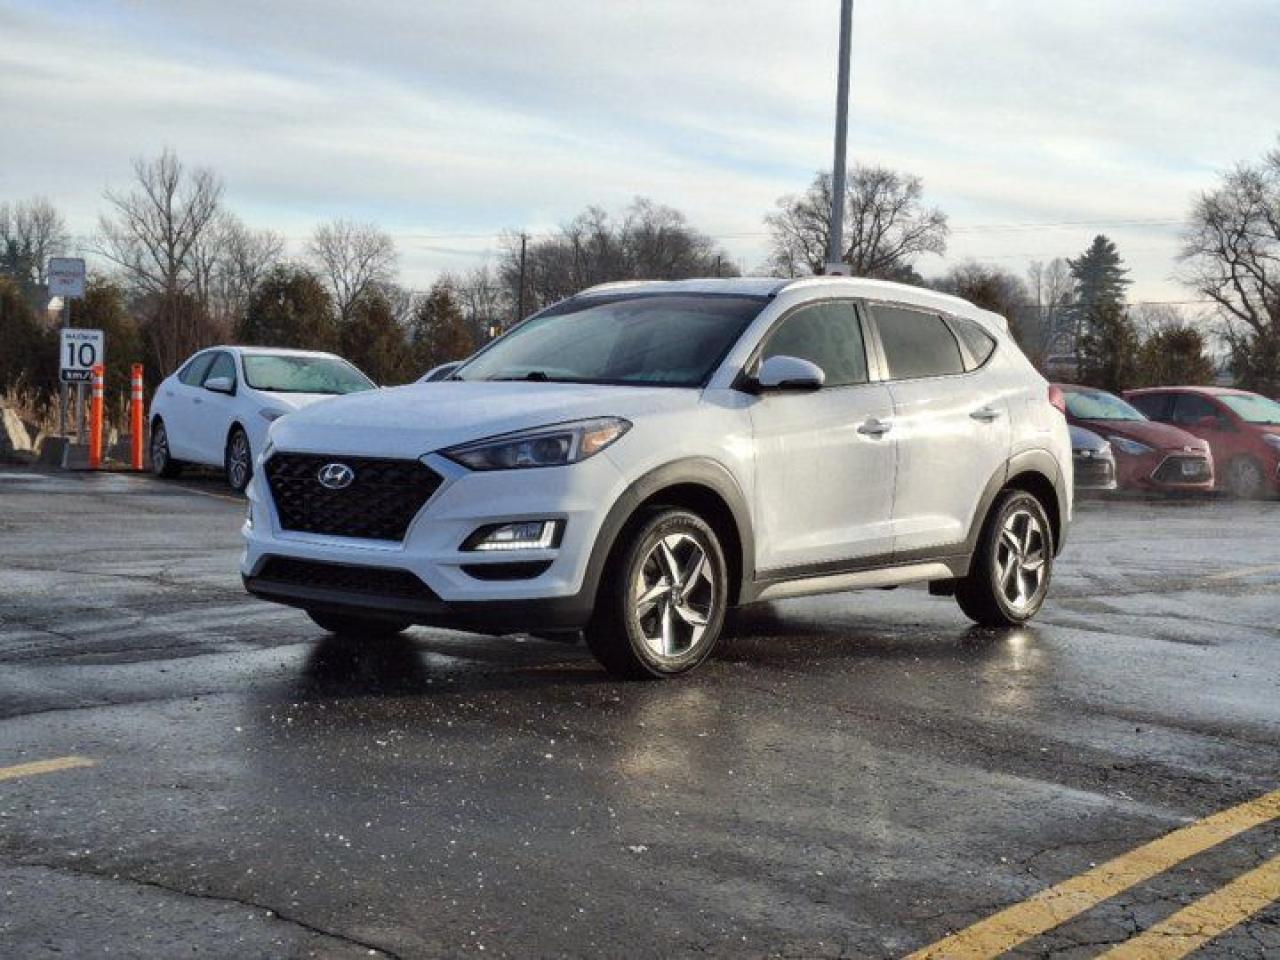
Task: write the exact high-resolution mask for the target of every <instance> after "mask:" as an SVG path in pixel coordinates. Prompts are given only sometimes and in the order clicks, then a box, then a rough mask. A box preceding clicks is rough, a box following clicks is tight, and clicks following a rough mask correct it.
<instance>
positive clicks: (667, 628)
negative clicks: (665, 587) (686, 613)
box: [662, 600, 678, 657]
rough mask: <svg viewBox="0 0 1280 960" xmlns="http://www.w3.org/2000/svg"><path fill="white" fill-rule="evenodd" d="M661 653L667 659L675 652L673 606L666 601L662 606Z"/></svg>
mask: <svg viewBox="0 0 1280 960" xmlns="http://www.w3.org/2000/svg"><path fill="white" fill-rule="evenodd" d="M662 652H663V653H664V654H666V655H667V656H668V657H670V656H673V655H674V654H676V653H677V652H678V651H677V650H676V617H675V604H674V603H672V602H671V601H670V600H668V601H667V602H666V603H664V604H663V606H662Z"/></svg>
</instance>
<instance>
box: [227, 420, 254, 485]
mask: <svg viewBox="0 0 1280 960" xmlns="http://www.w3.org/2000/svg"><path fill="white" fill-rule="evenodd" d="M252 469H253V457H252V454H250V453H249V438H248V437H246V436H245V435H244V434H243V433H241V432H240V431H239V430H237V431H236V432H235V433H234V434H233V435H232V437H231V449H230V450H228V451H227V480H228V481H229V482H230V484H231V486H232V487H233V488H234V489H236V490H243V489H244V486H245V484H247V483H248V482H249V472H250V471H251V470H252Z"/></svg>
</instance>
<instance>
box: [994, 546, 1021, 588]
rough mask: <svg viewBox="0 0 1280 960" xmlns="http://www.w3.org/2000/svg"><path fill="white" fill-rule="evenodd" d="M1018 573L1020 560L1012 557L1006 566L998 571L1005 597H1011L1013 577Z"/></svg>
mask: <svg viewBox="0 0 1280 960" xmlns="http://www.w3.org/2000/svg"><path fill="white" fill-rule="evenodd" d="M1017 572H1018V558H1017V557H1015V556H1012V555H1010V557H1009V559H1008V560H1007V561H1006V562H1005V565H1004V566H1003V567H1001V568H1000V569H999V570H998V571H997V573H998V576H999V578H1000V589H1001V590H1003V591H1004V594H1005V596H1008V595H1009V586H1010V584H1012V582H1013V577H1014V575H1015V574H1016V573H1017Z"/></svg>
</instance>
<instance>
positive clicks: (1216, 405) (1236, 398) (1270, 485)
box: [1125, 387, 1280, 497]
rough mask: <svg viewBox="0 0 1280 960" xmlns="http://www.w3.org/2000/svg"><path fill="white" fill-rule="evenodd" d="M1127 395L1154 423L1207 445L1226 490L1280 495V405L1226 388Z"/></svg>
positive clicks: (1249, 494)
mask: <svg viewBox="0 0 1280 960" xmlns="http://www.w3.org/2000/svg"><path fill="white" fill-rule="evenodd" d="M1125 396H1126V397H1127V398H1128V399H1129V402H1130V403H1132V404H1133V405H1134V406H1135V407H1137V408H1138V409H1139V410H1141V411H1142V412H1143V413H1145V414H1146V415H1147V416H1149V417H1150V418H1151V419H1152V420H1159V421H1161V422H1163V423H1169V424H1172V425H1174V426H1176V427H1178V428H1180V429H1182V430H1185V431H1186V432H1187V433H1190V434H1194V435H1195V436H1197V437H1199V438H1200V439H1201V440H1203V441H1204V442H1206V443H1208V445H1209V447H1210V448H1211V449H1212V450H1213V459H1214V462H1215V463H1217V464H1218V480H1219V483H1220V485H1221V486H1222V487H1223V488H1224V489H1226V490H1229V491H1230V492H1231V493H1233V494H1235V495H1236V496H1238V497H1259V496H1262V495H1263V494H1265V493H1272V494H1274V493H1277V492H1280V403H1276V401H1274V400H1271V399H1269V398H1267V397H1264V396H1262V395H1261V394H1257V393H1249V392H1248V391H1245V390H1232V389H1229V388H1227V387H1151V388H1149V389H1146V390H1131V391H1129V392H1128V393H1126V394H1125Z"/></svg>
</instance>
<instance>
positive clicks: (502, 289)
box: [441, 264, 511, 343]
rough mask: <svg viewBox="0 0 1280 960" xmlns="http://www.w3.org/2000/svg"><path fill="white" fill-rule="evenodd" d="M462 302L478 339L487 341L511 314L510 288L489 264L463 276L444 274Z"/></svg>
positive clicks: (474, 334)
mask: <svg viewBox="0 0 1280 960" xmlns="http://www.w3.org/2000/svg"><path fill="white" fill-rule="evenodd" d="M441 279H442V280H448V281H449V284H450V285H451V286H452V287H453V290H454V293H455V295H456V296H457V298H458V303H459V304H460V305H461V306H462V315H463V316H464V317H466V319H467V324H468V326H470V328H471V332H472V336H473V339H474V340H475V342H476V343H485V342H487V341H488V340H489V339H491V338H492V337H493V336H494V335H495V334H496V333H497V331H499V330H501V329H502V327H503V326H504V324H505V323H506V322H507V319H508V318H509V317H510V316H511V301H510V297H509V296H508V288H507V287H506V286H505V285H504V284H503V282H502V279H501V277H499V276H498V275H497V274H496V273H495V272H494V271H493V270H492V269H491V268H490V267H489V266H488V265H487V264H486V265H485V266H482V267H477V268H475V269H474V270H469V271H468V272H467V273H464V274H462V275H461V276H445V277H441Z"/></svg>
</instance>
